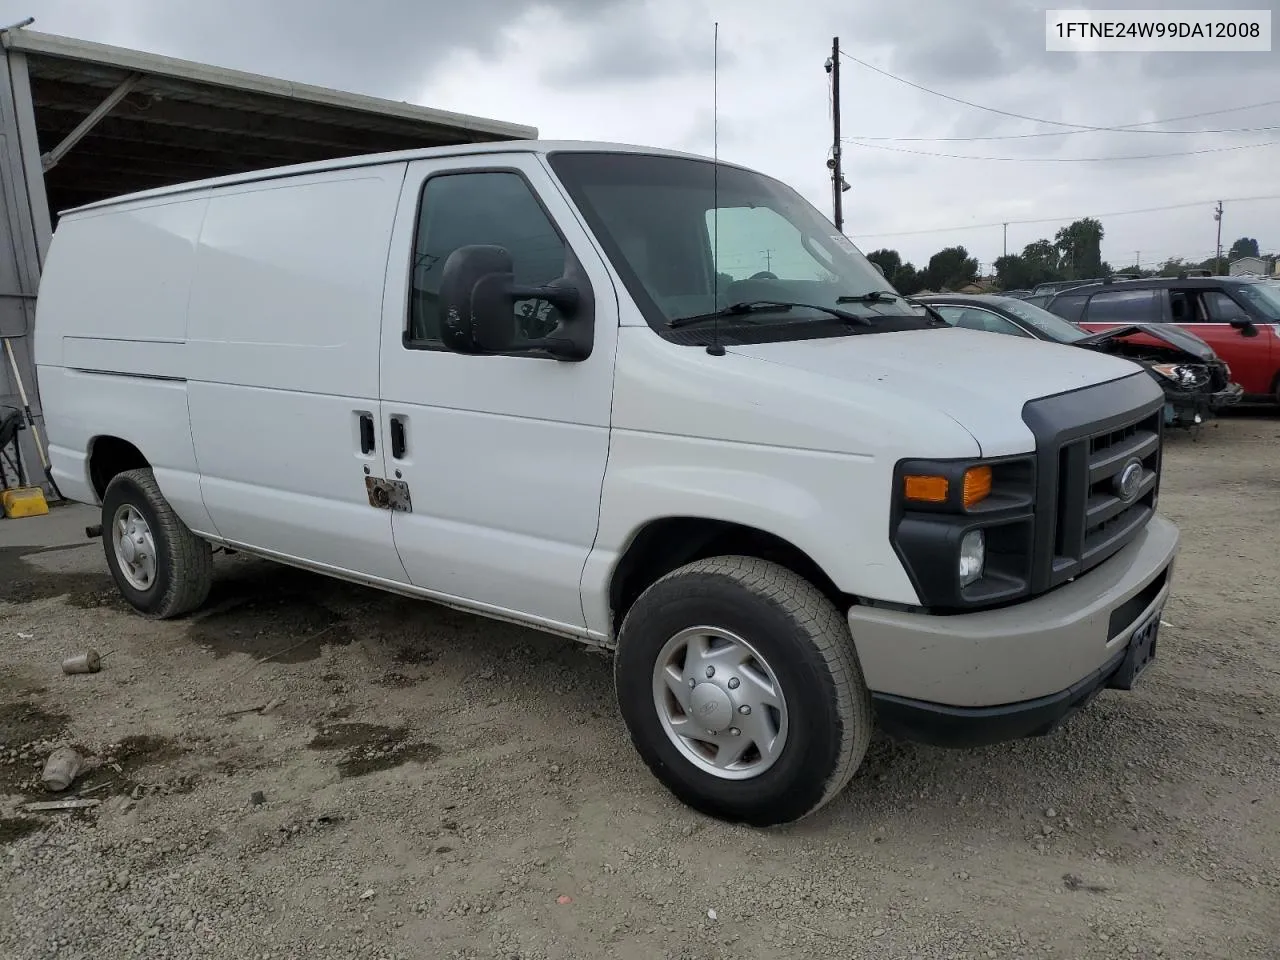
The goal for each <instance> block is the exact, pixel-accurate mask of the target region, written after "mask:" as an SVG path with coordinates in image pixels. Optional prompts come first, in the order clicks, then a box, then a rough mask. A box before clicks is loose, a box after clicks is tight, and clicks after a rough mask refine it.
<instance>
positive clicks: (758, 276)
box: [748, 270, 778, 280]
mask: <svg viewBox="0 0 1280 960" xmlns="http://www.w3.org/2000/svg"><path fill="white" fill-rule="evenodd" d="M748 279H750V280H777V279H778V276H777V274H773V273H770V272H769V271H768V270H761V271H760V272H759V273H753V274H752V275H751V276H750V277H749V278H748Z"/></svg>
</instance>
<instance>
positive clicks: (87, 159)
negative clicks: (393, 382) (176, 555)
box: [0, 28, 538, 482]
mask: <svg viewBox="0 0 1280 960" xmlns="http://www.w3.org/2000/svg"><path fill="white" fill-rule="evenodd" d="M537 135H538V131H537V130H536V129H535V128H533V127H526V126H521V125H518V124H512V123H503V122H500V121H496V120H486V119H483V118H480V117H471V116H465V115H462V114H456V113H449V112H446V111H441V110H431V109H428V108H426V107H420V106H416V105H414V104H410V103H403V102H396V101H391V100H380V99H377V98H374V97H367V96H361V95H358V94H352V93H345V92H343V91H340V90H331V89H326V88H324V87H316V86H310V85H307V84H300V83H291V82H289V81H286V80H279V79H275V78H272V77H264V76H259V75H257V74H250V73H243V72H240V71H236V70H225V69H222V68H220V67H215V66H209V65H207V64H201V63H193V62H190V61H186V60H176V59H173V58H170V57H162V56H157V55H154V54H149V53H143V52H140V51H137V50H127V49H123V48H120V47H111V46H106V45H104V44H98V43H89V42H86V41H83V40H75V39H71V38H69V37H60V36H53V35H51V34H45V33H39V32H36V31H32V30H27V29H25V28H14V29H8V30H4V31H0V337H6V338H12V343H13V346H14V349H15V351H16V354H17V357H18V364H19V369H20V371H21V375H22V378H23V380H24V381H25V384H26V387H27V392H28V395H29V399H30V401H31V406H32V411H33V413H34V414H35V415H36V421H37V424H38V425H41V426H42V425H43V424H42V421H41V419H40V417H39V399H38V396H37V387H36V380H35V367H34V365H33V363H32V358H31V351H30V346H29V345H30V342H31V337H30V334H31V332H32V325H33V321H34V317H35V295H36V290H37V287H38V285H39V278H40V267H41V264H42V263H43V261H44V256H45V253H46V252H47V250H48V247H49V239H50V236H51V234H52V231H53V226H54V224H55V222H56V215H57V211H59V210H65V209H68V208H71V207H76V206H79V205H81V204H85V203H90V202H93V201H95V200H101V199H105V198H107V197H111V196H118V195H120V194H124V193H130V192H132V191H135V190H144V189H148V188H151V187H159V186H164V185H166V184H171V183H181V182H183V181H187V180H196V179H202V178H204V177H214V176H221V175H224V174H230V173H239V172H243V171H246V170H254V169H261V168H264V167H274V166H280V165H283V164H289V163H298V162H305V161H309V160H323V159H329V158H333V157H340V156H352V155H358V154H363V153H375V152H380V151H385V150H400V149H409V148H415V147H429V146H441V145H445V144H453V143H471V142H481V141H494V140H519V139H533V138H536V137H537ZM0 361H3V363H4V367H3V370H2V371H0V404H3V405H8V406H11V407H13V406H18V405H19V401H18V391H17V387H16V385H15V384H14V383H13V377H12V374H11V373H10V370H9V368H8V363H7V360H5V358H3V357H2V356H0ZM41 434H42V435H43V430H41ZM22 436H23V459H24V460H25V462H26V465H27V470H28V474H29V476H30V477H31V478H32V480H33V482H34V479H35V478H36V477H41V476H42V474H41V471H40V469H39V461H38V459H37V456H36V450H35V448H34V446H33V444H32V438H31V436H30V431H24V432H23V434H22Z"/></svg>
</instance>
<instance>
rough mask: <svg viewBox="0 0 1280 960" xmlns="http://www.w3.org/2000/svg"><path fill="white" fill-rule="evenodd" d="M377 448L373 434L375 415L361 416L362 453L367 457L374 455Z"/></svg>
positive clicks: (363, 414) (366, 414) (364, 414)
mask: <svg viewBox="0 0 1280 960" xmlns="http://www.w3.org/2000/svg"><path fill="white" fill-rule="evenodd" d="M374 446H375V441H374V433H373V414H371V413H362V414H360V452H361V453H363V454H364V455H365V456H366V457H367V456H369V454H371V453H373V450H374Z"/></svg>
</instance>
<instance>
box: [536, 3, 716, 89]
mask: <svg viewBox="0 0 1280 960" xmlns="http://www.w3.org/2000/svg"><path fill="white" fill-rule="evenodd" d="M562 19H563V20H565V21H568V19H569V18H568V17H563V16H562ZM564 26H565V27H566V28H568V29H570V30H573V32H574V34H575V36H574V37H573V39H572V40H567V38H566V40H567V42H565V43H563V44H561V45H560V46H559V48H558V49H555V50H551V51H548V55H547V56H546V57H545V58H544V59H543V63H544V69H543V73H542V78H543V79H544V80H545V81H546V82H547V83H548V84H550V85H551V86H552V87H553V88H557V89H559V88H570V87H573V86H575V85H578V84H584V83H589V84H612V85H617V84H626V83H643V82H646V81H648V80H653V79H662V78H671V77H681V76H683V77H689V76H697V75H700V74H705V73H706V72H707V71H708V68H709V67H710V66H711V65H712V63H713V58H714V57H715V56H716V51H715V44H714V38H715V32H714V25H713V22H712V20H711V18H710V16H708V14H707V11H706V7H705V5H704V4H701V3H697V2H694V0H690V2H688V3H686V4H683V5H681V7H679V8H677V9H675V10H673V9H672V8H671V6H670V5H669V4H666V5H664V4H660V3H633V4H631V5H628V6H625V7H620V8H618V9H616V10H615V11H614V12H613V14H612V15H611V16H605V17H600V18H593V19H592V20H588V21H584V22H582V23H573V24H570V23H568V22H566V23H564ZM575 27H576V28H577V29H576V30H575V29H574V28H575ZM732 63H733V52H732V50H724V51H721V56H720V66H721V67H726V66H730V65H732Z"/></svg>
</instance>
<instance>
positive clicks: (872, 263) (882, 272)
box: [871, 260, 884, 277]
mask: <svg viewBox="0 0 1280 960" xmlns="http://www.w3.org/2000/svg"><path fill="white" fill-rule="evenodd" d="M871 265H872V266H873V267H875V268H876V270H877V271H879V273H880V276H882V277H883V276H884V267H882V266H880V264H878V263H876V262H875V261H874V260H872V261H871Z"/></svg>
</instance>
